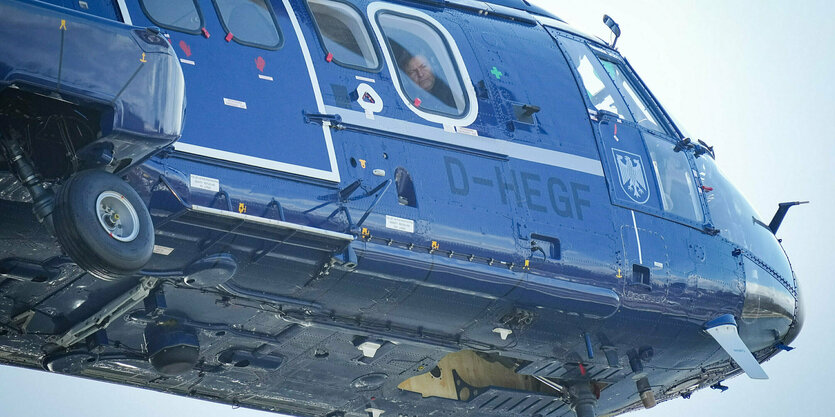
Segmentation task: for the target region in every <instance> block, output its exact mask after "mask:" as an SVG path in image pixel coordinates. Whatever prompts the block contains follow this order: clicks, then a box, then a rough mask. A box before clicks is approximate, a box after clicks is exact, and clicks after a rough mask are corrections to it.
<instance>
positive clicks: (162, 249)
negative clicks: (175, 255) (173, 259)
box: [154, 245, 174, 256]
mask: <svg viewBox="0 0 835 417" xmlns="http://www.w3.org/2000/svg"><path fill="white" fill-rule="evenodd" d="M171 252H174V248H169V247H168V246H162V245H154V253H156V254H157V255H164V256H168V255H171Z"/></svg>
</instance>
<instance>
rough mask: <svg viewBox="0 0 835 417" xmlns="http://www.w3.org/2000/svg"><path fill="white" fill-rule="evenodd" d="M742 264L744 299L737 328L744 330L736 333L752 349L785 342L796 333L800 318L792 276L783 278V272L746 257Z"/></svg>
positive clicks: (801, 323)
mask: <svg viewBox="0 0 835 417" xmlns="http://www.w3.org/2000/svg"><path fill="white" fill-rule="evenodd" d="M744 263H745V301H744V304H743V307H742V317H741V318H742V323H741V324H742V325H743V326H742V327H741V328H740V330H742V328H744V329H745V330H744V331H742V332H741V333H740V335H741V336H743V338H744V339H745V342H746V344H748V347H749V348H751V350H752V351H756V350H759V349H763V348H766V347H769V346H774V345H775V344H776V343H778V342H779V343H783V344H786V345H788V344H789V343H790V342H791V341H792V340H794V338H796V337H797V334H798V333H799V332H800V328H801V326H802V325H803V318H804V314H803V303H802V302H801V300H800V298H799V290H798V289H797V287H796V286H795V283H794V279H793V277H791V276H789V277H788V280H787V279H784V278H782V277H783V276H784V275H780V274H777V273H776V272H774V271H769V270H767V269H765V268H764V267H763V266H761V265H760V264H759V263H757V262H754V261H753V260H751V259H748V258H746V259H745V260H744ZM788 274H791V269H789V270H788ZM796 294H797V295H796Z"/></svg>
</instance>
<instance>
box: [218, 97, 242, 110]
mask: <svg viewBox="0 0 835 417" xmlns="http://www.w3.org/2000/svg"><path fill="white" fill-rule="evenodd" d="M223 104H225V105H227V106H229V107H237V108H239V109H244V110H246V102H244V101H240V100H233V99H231V98H226V97H224V98H223Z"/></svg>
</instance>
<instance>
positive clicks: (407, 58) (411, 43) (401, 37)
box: [377, 12, 469, 118]
mask: <svg viewBox="0 0 835 417" xmlns="http://www.w3.org/2000/svg"><path fill="white" fill-rule="evenodd" d="M377 22H378V23H379V25H380V29H381V30H382V32H383V36H384V37H385V41H386V43H387V45H388V49H389V53H390V54H391V58H392V60H393V64H394V65H395V66H396V67H397V78H398V79H399V82H400V86H401V88H402V90H403V91H402V93H403V94H404V95H405V96H406V99H407V100H408V101H409V102H410V103H412V105H413V106H414V107H415V108H418V109H420V110H422V111H426V112H430V113H435V114H440V115H445V116H452V117H453V118H459V117H462V116H464V115H465V114H466V113H467V109H468V105H469V102H468V97H467V94H466V93H465V87H464V86H463V82H462V81H461V77H460V75H459V68H458V66H457V65H456V63H455V60H454V59H453V57H452V56H451V53H450V48H449V45H448V44H447V42H446V41H445V40H444V37H443V36H442V35H441V34H440V33H439V31H438V29H437V28H435V27H434V26H433V25H431V24H430V23H428V22H426V21H424V20H422V19H419V18H417V17H414V16H405V15H402V14H395V13H386V12H384V13H380V14H378V15H377Z"/></svg>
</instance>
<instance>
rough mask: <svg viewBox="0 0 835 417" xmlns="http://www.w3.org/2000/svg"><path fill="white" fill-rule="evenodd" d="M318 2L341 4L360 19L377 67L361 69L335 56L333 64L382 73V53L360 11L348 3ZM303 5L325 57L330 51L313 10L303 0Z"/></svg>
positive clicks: (306, 0) (331, 0)
mask: <svg viewBox="0 0 835 417" xmlns="http://www.w3.org/2000/svg"><path fill="white" fill-rule="evenodd" d="M318 1H327V2H331V3H341V4H343V5H346V6H348V7H350V8H351V9H352V10H353V11H354V12H356V17H358V18H359V19H360V21H362V24H363V26H364V27H365V31H366V34H367V35H368V40H369V41H370V42H371V46H372V47H373V49H374V54H375V56H376V58H377V66H376V67H373V68H369V67H362V66H358V65H353V64H348V63H345V62H342V61H340V60H339V59H338V58H337V57H336V55H334V56H333V62H334V63H335V64H337V65H339V66H341V67H345V68H350V69H355V70H359V71H365V72H370V73H379V72H380V71H382V70H383V59H382V58H381V56H382V53H381V51H380V50H381V48H380V45H379V44H378V42H377V39H376V38H375V36H373V33H374V32H373V29H372V28H371V25H370V24H369V23H368V19H366V17H365V16H363V14H362V10H360V9H359V8H358V7H357V6H356V5H355V4H353V3H349V2H347V1H345V0H318ZM304 5H305V7H306V8H307V12H308V13H309V14H310V17H311V19H312V20H313V26H314V28H315V29H316V30H315V32H316V37H318V38H319V45H320V46H321V47H322V50H323V51H324V52H325V55H327V54H328V53H330V52H331V51H329V50H328V47H327V45H326V44H325V39H324V36H322V32H321V30H320V29H319V22H318V21H317V20H316V15H315V14H314V13H313V9H311V8H310V1H309V0H305V2H304Z"/></svg>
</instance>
